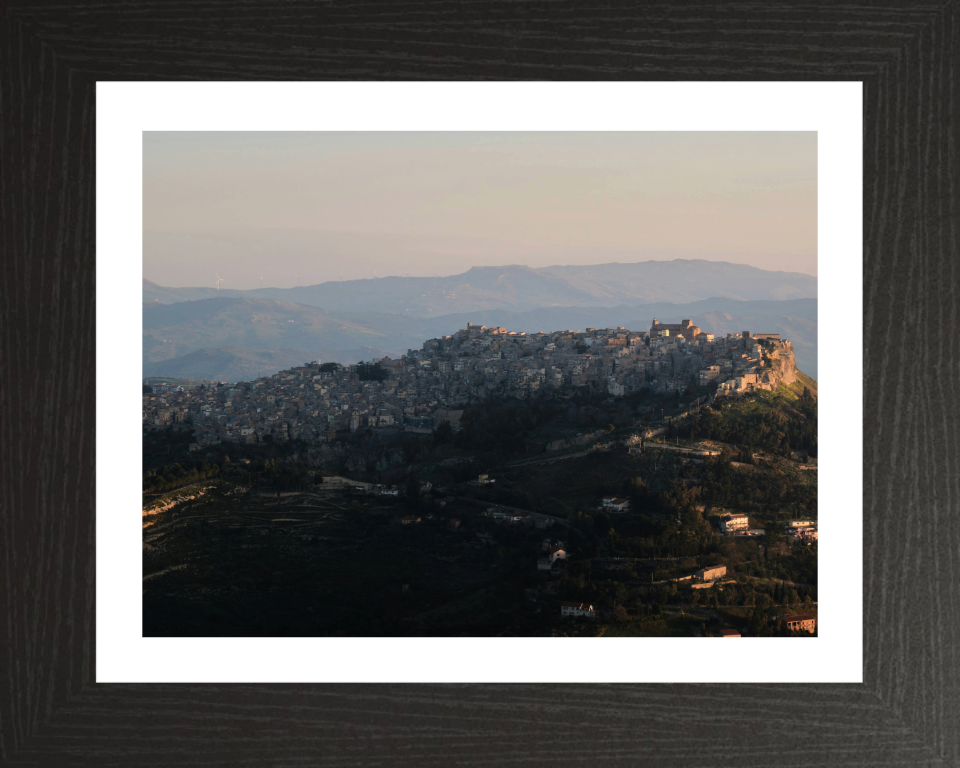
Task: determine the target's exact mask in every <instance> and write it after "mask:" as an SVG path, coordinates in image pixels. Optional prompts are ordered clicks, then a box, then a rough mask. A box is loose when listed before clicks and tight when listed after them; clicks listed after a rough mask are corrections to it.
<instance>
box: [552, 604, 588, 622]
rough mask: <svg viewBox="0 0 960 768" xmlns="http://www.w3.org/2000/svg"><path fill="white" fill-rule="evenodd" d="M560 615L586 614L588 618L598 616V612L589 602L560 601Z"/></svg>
mask: <svg viewBox="0 0 960 768" xmlns="http://www.w3.org/2000/svg"><path fill="white" fill-rule="evenodd" d="M560 615H561V616H563V617H565V618H566V617H571V616H586V617H587V618H588V619H593V618H596V615H597V614H596V612H595V611H594V610H593V606H592V605H588V604H587V603H560Z"/></svg>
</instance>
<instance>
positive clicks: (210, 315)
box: [142, 297, 817, 380]
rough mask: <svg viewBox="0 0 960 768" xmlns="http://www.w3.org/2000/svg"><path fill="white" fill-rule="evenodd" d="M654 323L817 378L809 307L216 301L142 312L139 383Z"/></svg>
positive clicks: (808, 303) (801, 302)
mask: <svg viewBox="0 0 960 768" xmlns="http://www.w3.org/2000/svg"><path fill="white" fill-rule="evenodd" d="M654 317H656V318H658V319H659V320H660V321H661V322H679V321H680V320H681V319H683V318H695V319H696V322H697V323H698V324H699V325H700V326H701V327H702V328H703V329H704V330H706V331H707V332H709V333H714V334H717V335H724V334H727V333H739V332H740V331H742V330H752V331H754V332H766V333H779V334H781V336H783V337H784V338H786V339H789V340H790V341H791V342H792V343H793V346H794V351H795V354H796V362H797V366H798V367H799V368H800V369H801V370H804V371H806V372H808V373H809V374H810V375H811V376H813V377H814V378H816V377H817V300H816V299H795V300H790V301H737V300H734V299H722V298H712V299H706V300H703V301H698V302H693V303H689V304H669V303H659V304H645V305H640V306H628V305H619V306H615V307H549V308H541V309H535V310H531V311H527V312H516V311H512V310H476V311H472V312H467V311H462V312H457V313H453V314H449V315H442V316H438V317H431V318H421V317H416V316H412V315H409V314H389V313H385V312H329V311H327V310H324V309H321V308H319V307H312V306H308V305H303V304H295V303H293V302H286V301H278V300H273V299H251V298H229V297H219V298H212V299H203V300H200V301H191V302H180V303H177V304H157V303H153V304H146V305H144V308H143V350H142V359H143V363H144V371H145V373H144V375H148V374H147V373H146V371H149V372H150V373H149V375H166V376H174V375H179V374H178V373H177V371H181V370H187V369H189V370H191V371H193V374H192V375H194V376H195V377H196V378H207V379H212V378H218V370H222V366H221V362H220V360H221V359H220V358H214V357H209V356H206V357H204V356H199V357H191V358H190V359H185V356H189V355H192V353H194V352H196V351H197V350H201V349H208V348H214V349H221V350H222V349H224V348H231V349H237V350H239V349H244V350H247V351H248V352H254V351H255V352H257V353H258V354H259V353H263V352H265V351H268V350H272V351H274V352H276V351H279V350H284V349H287V350H290V349H292V350H297V351H298V353H299V351H301V350H304V351H306V352H305V353H304V354H305V356H304V357H303V359H302V360H298V361H297V364H299V363H301V362H303V361H305V360H307V359H313V360H316V359H317V358H320V359H322V360H325V361H328V362H340V363H352V362H357V361H358V360H370V359H373V358H374V357H382V356H383V355H390V356H391V357H397V356H399V355H402V354H403V353H405V352H406V351H407V350H408V349H412V348H418V347H420V346H421V345H422V344H423V342H424V341H425V340H427V339H430V338H436V337H439V336H444V335H447V334H450V333H452V332H454V331H456V330H458V329H460V328H464V327H466V325H467V323H470V322H472V323H474V324H476V325H498V326H504V327H506V328H509V329H510V330H516V331H525V332H527V333H533V332H536V331H540V330H549V329H557V328H574V329H581V328H587V327H595V328H615V327H618V326H624V327H626V328H630V329H646V328H649V327H650V322H651V320H652V319H653V318H654ZM163 361H167V362H163ZM161 363H162V364H161ZM231 365H232V364H231ZM258 365H259V363H256V364H253V363H251V365H246V364H244V368H245V369H246V370H252V369H253V368H257V367H258ZM271 367H273V365H272V363H271V364H270V365H266V364H265V365H264V370H266V369H267V368H271ZM238 380H239V379H238Z"/></svg>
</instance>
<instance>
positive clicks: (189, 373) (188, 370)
mask: <svg viewBox="0 0 960 768" xmlns="http://www.w3.org/2000/svg"><path fill="white" fill-rule="evenodd" d="M309 359H310V353H309V352H306V351H304V350H302V349H242V348H240V347H226V348H219V347H205V348H203V349H198V350H196V351H195V352H190V353H189V354H186V355H182V356H180V357H175V358H172V359H170V360H161V361H159V362H156V363H145V364H144V366H143V377H144V378H150V377H154V376H160V375H161V372H162V375H163V376H164V377H171V378H175V379H195V380H202V379H207V380H211V381H249V380H251V379H256V378H258V377H259V376H272V375H273V374H275V373H277V372H278V371H282V370H286V369H288V368H293V367H295V366H298V365H303V364H304V363H305V362H307V361H308V360H309ZM314 359H316V358H314Z"/></svg>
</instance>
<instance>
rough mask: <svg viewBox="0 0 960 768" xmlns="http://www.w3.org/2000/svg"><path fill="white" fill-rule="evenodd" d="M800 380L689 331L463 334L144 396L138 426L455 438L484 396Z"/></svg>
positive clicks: (753, 351)
mask: <svg viewBox="0 0 960 768" xmlns="http://www.w3.org/2000/svg"><path fill="white" fill-rule="evenodd" d="M799 375H802V374H799ZM797 376H798V371H797V369H796V365H795V363H794V353H793V346H792V345H791V344H790V342H789V341H788V340H786V339H781V338H780V336H779V335H778V334H774V333H760V334H751V333H750V332H749V331H744V332H742V333H741V334H727V335H726V336H725V337H721V338H715V337H714V335H713V334H710V333H706V332H704V331H702V330H701V329H700V328H699V327H697V326H696V325H694V324H693V322H692V321H691V320H683V322H681V323H677V324H669V323H661V322H659V321H658V320H656V319H654V320H653V323H652V324H651V326H650V329H649V330H648V331H631V330H627V329H626V328H623V327H620V328H613V329H610V328H606V329H596V328H587V329H586V330H585V331H571V330H566V331H554V332H550V333H530V334H527V333H518V332H513V331H507V330H506V329H505V328H502V327H496V328H494V327H489V328H488V327H485V326H479V327H477V326H474V325H472V324H468V326H467V327H466V328H464V329H462V330H459V331H457V332H456V333H454V334H452V335H450V336H444V337H442V338H436V339H430V340H428V341H426V342H424V344H423V347H422V348H421V349H417V350H409V351H408V352H407V354H406V355H404V356H403V357H401V358H400V359H395V360H394V359H390V358H389V357H384V358H383V359H380V360H377V361H373V362H371V363H368V364H363V363H361V364H358V365H350V366H347V367H341V366H339V365H337V364H326V365H323V364H321V363H320V362H319V361H317V362H313V363H309V364H306V365H303V366H300V367H297V368H292V369H290V370H287V371H282V372H280V373H277V374H275V375H273V376H270V377H268V378H260V379H257V380H256V381H251V382H242V383H234V384H229V383H226V382H220V383H216V384H207V385H201V386H197V387H192V388H188V387H183V386H164V385H161V386H157V387H155V388H154V389H153V391H151V392H145V393H144V395H143V425H144V429H145V430H154V429H165V428H167V427H170V426H174V427H181V428H191V429H192V430H193V435H194V440H193V443H192V445H191V450H199V449H201V448H204V447H208V446H213V445H217V444H220V443H221V442H235V443H248V444H255V443H260V442H263V441H266V440H268V441H271V442H275V443H284V442H287V441H293V440H297V441H303V442H305V443H308V444H320V443H326V442H332V441H333V440H334V439H336V436H337V433H338V432H346V431H348V430H349V431H350V432H356V431H357V430H358V429H361V428H363V429H374V430H379V429H392V430H396V429H398V428H402V429H405V430H407V431H418V430H423V431H430V430H432V429H433V428H435V427H436V426H438V425H439V424H441V423H442V422H444V421H447V422H449V423H450V424H451V426H452V427H453V428H454V429H456V428H457V426H458V421H459V418H460V416H461V415H462V413H463V408H464V407H466V406H468V405H469V404H471V403H475V402H478V401H482V400H483V399H485V398H487V397H489V396H502V397H512V398H517V399H521V400H523V399H530V398H536V397H538V396H541V395H551V394H552V395H556V396H558V397H564V396H567V397H569V396H571V393H573V392H576V391H578V390H580V391H583V390H584V388H586V391H589V392H590V393H592V394H597V395H608V396H611V397H621V396H624V395H629V394H632V393H636V392H638V391H640V390H641V389H643V388H648V389H649V390H651V391H653V392H659V393H678V394H682V393H684V392H686V391H687V390H688V389H690V388H692V387H709V388H711V389H713V388H714V387H715V396H721V397H722V396H736V395H741V394H745V393H750V392H755V391H760V390H768V391H775V390H777V388H778V387H779V386H780V385H781V384H785V385H789V384H792V383H793V382H794V381H796V380H797Z"/></svg>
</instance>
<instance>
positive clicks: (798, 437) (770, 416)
mask: <svg viewBox="0 0 960 768" xmlns="http://www.w3.org/2000/svg"><path fill="white" fill-rule="evenodd" d="M667 436H668V437H671V438H672V437H678V436H679V437H682V438H686V439H689V440H698V439H700V440H702V439H706V440H716V441H718V442H721V443H733V444H737V445H743V446H745V447H746V448H747V449H752V448H758V449H761V450H764V451H769V452H771V453H776V454H779V455H781V456H790V455H791V453H792V452H793V451H801V450H802V451H805V452H807V453H808V454H810V455H811V456H816V455H817V400H816V398H815V397H814V396H813V394H812V393H811V392H810V390H809V389H808V388H806V387H804V388H803V390H802V393H801V395H800V397H799V398H795V399H791V398H789V397H787V396H785V395H779V394H774V393H770V392H765V391H762V392H758V393H756V394H754V395H749V396H745V397H743V398H738V399H736V400H734V399H733V398H718V399H717V400H716V401H715V402H714V404H713V406H712V407H711V408H704V409H702V410H701V411H700V413H698V414H697V415H696V416H692V417H690V418H689V419H687V420H685V422H684V423H682V424H679V425H677V426H675V427H672V428H671V429H670V431H669V433H668V435H667Z"/></svg>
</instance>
